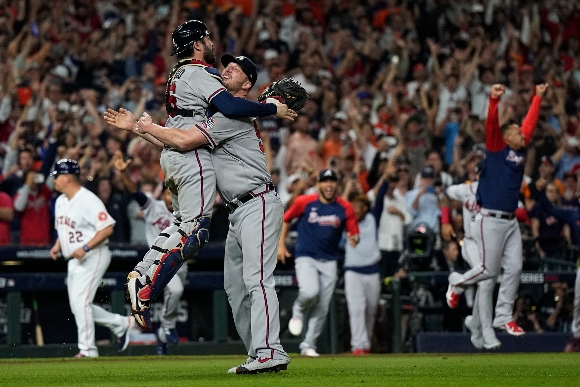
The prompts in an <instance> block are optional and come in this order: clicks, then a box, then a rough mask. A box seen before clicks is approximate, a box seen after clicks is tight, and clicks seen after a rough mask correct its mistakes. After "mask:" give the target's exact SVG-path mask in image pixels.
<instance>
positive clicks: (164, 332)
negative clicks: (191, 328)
mask: <svg viewBox="0 0 580 387" xmlns="http://www.w3.org/2000/svg"><path fill="white" fill-rule="evenodd" d="M156 333H157V338H158V339H159V340H160V341H162V342H164V343H170V344H177V343H179V334H178V333H177V330H176V329H175V328H161V327H160V328H159V329H157V332H156Z"/></svg>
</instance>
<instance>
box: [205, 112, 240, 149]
mask: <svg viewBox="0 0 580 387" xmlns="http://www.w3.org/2000/svg"><path fill="white" fill-rule="evenodd" d="M248 124H249V122H248ZM195 128H196V129H197V130H198V132H199V133H201V135H203V136H204V137H205V139H206V140H207V144H208V146H209V147H210V148H211V149H213V148H215V147H216V146H217V145H218V144H219V143H221V142H224V141H226V140H228V139H230V138H231V137H233V136H234V135H235V134H237V133H238V132H239V130H238V128H239V126H238V125H232V120H231V119H230V118H227V117H225V116H224V115H223V113H217V114H214V115H213V117H211V118H210V119H208V120H207V121H205V122H202V123H200V124H196V125H195Z"/></svg>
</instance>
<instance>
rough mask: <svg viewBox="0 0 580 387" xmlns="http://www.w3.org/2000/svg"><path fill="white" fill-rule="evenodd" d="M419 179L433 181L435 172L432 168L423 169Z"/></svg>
mask: <svg viewBox="0 0 580 387" xmlns="http://www.w3.org/2000/svg"><path fill="white" fill-rule="evenodd" d="M421 177H422V178H424V179H434V178H435V170H434V169H433V168H432V167H425V168H423V170H422V171H421Z"/></svg>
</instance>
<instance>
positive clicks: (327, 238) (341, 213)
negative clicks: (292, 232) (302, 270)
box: [284, 194, 359, 260]
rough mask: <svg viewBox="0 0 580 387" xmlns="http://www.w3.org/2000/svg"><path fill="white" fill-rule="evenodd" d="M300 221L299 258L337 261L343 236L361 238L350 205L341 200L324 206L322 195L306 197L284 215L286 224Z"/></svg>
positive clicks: (295, 254) (298, 225)
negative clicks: (319, 196)
mask: <svg viewBox="0 0 580 387" xmlns="http://www.w3.org/2000/svg"><path fill="white" fill-rule="evenodd" d="M295 218H299V219H298V224H297V230H298V240H297V241H296V247H295V248H294V256H295V257H311V258H314V259H323V260H336V259H337V258H338V244H339V242H340V239H341V236H342V233H343V231H344V230H346V232H347V235H348V236H352V235H358V234H359V229H358V221H357V220H356V216H355V214H354V210H353V208H352V206H351V204H350V203H349V202H347V201H346V200H344V199H342V198H340V197H338V198H336V200H335V201H334V202H333V203H329V204H324V203H322V202H321V201H320V200H318V194H312V195H302V196H299V197H298V198H296V200H295V201H294V203H293V204H292V206H291V207H290V208H289V209H288V210H286V212H285V213H284V222H290V221H291V220H292V219H295Z"/></svg>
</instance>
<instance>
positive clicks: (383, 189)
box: [371, 180, 389, 225]
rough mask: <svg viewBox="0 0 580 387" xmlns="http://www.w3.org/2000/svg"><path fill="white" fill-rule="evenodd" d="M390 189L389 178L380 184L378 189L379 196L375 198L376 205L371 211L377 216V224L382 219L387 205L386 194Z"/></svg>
mask: <svg viewBox="0 0 580 387" xmlns="http://www.w3.org/2000/svg"><path fill="white" fill-rule="evenodd" d="M388 189H389V182H388V181H387V180H385V181H383V183H382V184H381V185H380V186H379V189H378V191H377V198H376V200H375V205H374V206H373V208H372V210H371V212H372V214H373V216H374V217H375V222H376V223H377V225H378V224H379V222H380V221H381V214H382V213H383V209H384V207H385V194H386V193H387V190H388Z"/></svg>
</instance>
